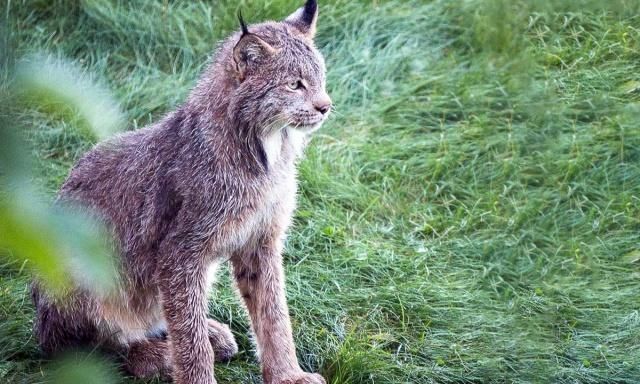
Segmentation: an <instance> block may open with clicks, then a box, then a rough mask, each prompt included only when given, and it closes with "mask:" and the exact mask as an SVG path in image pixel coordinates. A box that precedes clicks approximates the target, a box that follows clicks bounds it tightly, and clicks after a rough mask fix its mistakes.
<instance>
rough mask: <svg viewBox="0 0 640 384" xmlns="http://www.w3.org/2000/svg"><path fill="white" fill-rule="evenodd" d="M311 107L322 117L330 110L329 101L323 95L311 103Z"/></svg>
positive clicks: (327, 97) (326, 96)
mask: <svg viewBox="0 0 640 384" xmlns="http://www.w3.org/2000/svg"><path fill="white" fill-rule="evenodd" d="M313 106H314V108H315V109H316V111H318V112H320V113H322V114H323V115H326V114H327V113H329V111H330V110H331V99H330V98H329V96H328V95H325V96H323V97H321V98H320V99H318V100H316V101H315V102H314V103H313Z"/></svg>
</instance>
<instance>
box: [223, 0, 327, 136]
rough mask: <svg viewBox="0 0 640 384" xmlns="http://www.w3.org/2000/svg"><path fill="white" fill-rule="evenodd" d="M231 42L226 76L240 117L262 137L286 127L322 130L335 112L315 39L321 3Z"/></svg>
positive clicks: (252, 28)
mask: <svg viewBox="0 0 640 384" xmlns="http://www.w3.org/2000/svg"><path fill="white" fill-rule="evenodd" d="M238 16H239V20H240V26H241V31H240V32H239V33H236V34H235V35H233V36H232V37H231V38H230V41H229V42H228V51H227V52H228V54H229V57H228V58H227V60H226V65H225V67H226V73H227V74H228V76H229V77H231V78H233V83H234V88H235V89H234V90H233V94H234V99H235V100H234V103H235V104H236V112H237V113H239V115H240V116H238V117H239V118H241V119H243V120H245V121H246V122H248V123H249V124H251V125H253V126H254V127H255V129H256V130H257V131H258V134H268V133H270V132H273V131H274V130H277V129H280V128H282V127H284V126H289V127H291V128H293V129H297V130H300V131H303V132H311V131H314V130H316V129H317V128H319V127H320V125H321V124H322V123H323V122H324V120H325V119H326V118H327V115H328V114H329V111H330V109H331V99H330V98H329V95H328V94H327V92H326V90H325V65H324V59H323V58H322V55H321V54H320V52H319V51H318V50H317V49H316V48H315V46H314V43H313V38H314V35H315V31H316V21H317V19H318V5H317V2H316V1H315V0H308V1H307V2H306V4H305V5H304V7H302V8H300V9H298V10H297V11H296V12H294V13H293V14H292V15H290V16H289V17H287V18H286V19H285V20H283V21H280V22H266V23H262V24H256V25H250V26H247V25H246V24H245V23H244V21H243V20H242V16H241V14H240V13H239V14H238Z"/></svg>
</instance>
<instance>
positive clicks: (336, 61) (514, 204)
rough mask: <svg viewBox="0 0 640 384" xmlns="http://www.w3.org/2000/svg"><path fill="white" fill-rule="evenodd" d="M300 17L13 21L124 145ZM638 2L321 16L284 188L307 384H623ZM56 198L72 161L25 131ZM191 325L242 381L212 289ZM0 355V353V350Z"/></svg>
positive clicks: (81, 12) (198, 6)
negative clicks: (81, 79)
mask: <svg viewBox="0 0 640 384" xmlns="http://www.w3.org/2000/svg"><path fill="white" fill-rule="evenodd" d="M298 3H299V2H296V1H261V2H240V4H239V5H238V3H236V2H230V1H219V2H215V3H211V2H204V1H192V2H181V1H178V2H166V1H165V2H163V1H153V2H143V1H133V2H125V1H107V0H91V1H89V0H87V1H82V2H75V3H73V5H70V4H67V3H66V2H61V1H53V2H40V1H19V0H18V1H16V0H12V1H11V2H7V3H5V4H4V5H3V7H4V8H3V9H2V15H3V18H4V20H6V22H7V24H8V25H9V30H10V31H11V36H12V38H13V39H14V40H15V41H16V45H17V47H18V51H19V52H20V53H21V54H27V53H30V52H32V51H35V50H42V49H44V50H47V51H49V52H50V53H52V54H54V55H61V56H65V57H69V58H71V59H73V60H75V61H76V62H77V63H78V65H80V66H82V67H83V68H86V69H87V71H90V72H91V73H92V74H94V76H96V77H98V80H100V81H103V82H104V84H106V85H107V86H108V87H110V88H111V89H112V90H113V92H114V93H115V94H116V97H117V99H118V102H119V103H120V104H121V106H122V109H123V110H124V111H125V113H126V114H127V120H128V121H129V122H130V123H131V126H130V129H136V128H138V127H140V126H143V125H145V124H147V123H149V122H150V121H154V120H155V119H157V118H158V116H160V115H161V114H162V113H165V112H166V111H169V110H171V108H173V107H174V106H175V105H177V104H179V103H180V101H181V100H182V99H183V98H184V96H185V94H186V93H187V92H188V90H189V88H190V87H191V86H192V85H193V83H194V81H195V80H196V79H197V76H198V72H199V70H200V69H201V68H202V66H203V65H204V63H205V62H206V60H207V57H208V55H209V54H210V53H211V52H212V50H213V48H214V47H215V46H216V42H217V41H219V40H220V39H221V38H223V37H224V36H225V35H226V34H228V33H229V32H231V31H232V30H234V29H235V28H236V21H235V16H234V15H235V14H236V8H237V7H238V6H241V7H242V8H243V10H244V11H245V13H246V14H247V19H249V20H252V21H258V20H263V19H264V18H281V17H284V16H285V15H287V14H288V13H289V12H291V11H293V10H294V9H295V8H296V7H297V6H298V5H299V4H298ZM639 10H640V6H639V4H638V3H637V2H636V1H631V0H630V1H622V0H620V1H611V2H608V1H596V0H581V1H575V2H564V1H559V0H558V1H552V0H535V1H525V0H517V1H502V0H468V1H462V2H448V1H444V0H442V1H440V0H436V1H407V2H404V1H402V2H400V1H364V0H360V1H346V0H338V1H333V2H328V1H327V2H322V3H321V10H320V12H321V15H320V24H319V34H318V39H317V42H318V45H319V47H320V49H321V50H322V51H323V52H324V53H325V56H326V60H327V66H328V69H329V78H328V85H329V88H330V94H331V95H332V97H333V99H334V101H335V103H336V107H337V111H336V113H334V114H333V117H332V119H331V120H330V122H329V123H328V124H327V125H326V126H325V128H323V130H322V131H321V132H320V134H319V135H318V136H317V137H316V139H315V140H314V143H313V145H312V146H311V147H310V148H309V149H308V151H307V156H306V159H305V160H304V161H303V162H302V164H301V166H300V175H301V188H300V204H299V210H298V212H297V215H296V218H295V226H294V228H293V229H292V231H291V235H290V238H289V241H288V244H287V248H286V261H287V273H288V297H289V300H290V307H291V314H292V317H293V324H294V329H295V333H296V334H295V337H296V340H297V345H298V356H299V359H300V361H301V362H302V364H303V366H304V367H305V368H306V369H313V370H320V371H321V372H322V373H323V374H324V375H325V376H326V377H327V378H328V380H329V381H330V382H332V383H335V384H338V383H431V382H434V383H435V382H437V383H448V382H521V383H529V382H562V383H575V382H586V383H596V382H598V383H599V382H629V383H631V382H635V381H637V380H638V378H640V368H639V367H640V347H639V346H640V315H639V311H640V301H639V300H638V287H639V284H638V283H639V282H638V278H639V277H640V256H639V255H640V244H639V242H638V233H639V230H640V163H639V161H640V130H639V129H638V127H637V125H638V121H639V117H640V116H639V113H640V104H639V103H640V78H638V76H639V75H638V73H640V67H639V65H640V64H639V63H640V30H639V29H638V22H639V18H638V16H637V15H638V11H639ZM22 120H23V122H24V124H25V125H27V126H29V127H31V129H29V131H28V132H26V135H27V136H28V138H29V139H30V142H31V144H32V148H33V151H34V153H35V154H36V155H37V159H38V161H37V170H38V175H39V176H38V181H39V182H40V183H41V185H43V186H44V188H45V190H46V193H49V194H53V192H54V191H55V188H56V187H57V186H58V185H59V184H60V183H61V182H62V180H63V178H64V176H65V175H66V173H67V171H68V168H69V167H70V166H71V164H72V163H73V161H74V160H75V159H77V158H78V157H79V156H80V155H81V153H82V152H83V151H85V150H86V149H87V148H89V147H90V145H91V142H89V141H87V139H86V138H85V137H83V136H82V135H81V134H80V133H78V131H77V129H76V127H75V126H73V124H70V123H69V122H67V121H65V120H64V119H61V118H56V117H51V116H49V115H47V114H46V113H45V112H44V111H41V110H25V111H24V112H23V113H22ZM18 267H19V266H15V265H11V266H3V267H2V272H1V273H0V281H1V285H0V340H2V341H3V342H2V347H1V348H0V361H2V363H0V381H2V380H5V381H6V382H42V381H45V380H46V378H47V375H46V374H45V375H44V376H42V374H41V367H46V362H42V361H40V360H39V359H38V357H37V354H36V352H35V347H34V344H33V340H32V336H31V330H30V327H31V317H32V309H31V306H30V304H29V302H28V299H27V298H26V296H25V295H26V291H25V289H24V287H25V286H26V280H27V277H26V276H25V274H24V273H21V272H20V271H19V268H18ZM221 277H222V278H221V281H220V283H219V290H218V291H217V292H216V293H215V294H214V297H213V298H212V299H213V301H212V304H211V314H212V315H213V316H215V317H217V318H218V319H220V320H223V321H226V322H230V323H231V326H232V328H233V330H234V332H236V336H237V338H238V340H239V341H240V344H241V351H242V352H241V354H240V355H239V356H238V358H236V359H235V360H234V361H233V362H231V363H229V364H227V365H218V366H217V367H216V371H217V374H218V378H219V382H260V379H259V370H258V368H257V363H256V361H255V358H254V357H253V354H252V353H251V348H252V345H251V343H250V341H249V339H248V338H247V332H248V323H247V321H246V318H245V316H244V314H243V312H242V309H241V308H240V306H239V304H238V302H237V300H236V299H235V297H234V296H233V293H232V290H231V289H230V288H229V286H230V283H229V279H228V277H227V276H226V275H225V274H224V273H223V274H222V276H221ZM5 345H6V347H5Z"/></svg>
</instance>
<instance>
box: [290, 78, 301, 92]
mask: <svg viewBox="0 0 640 384" xmlns="http://www.w3.org/2000/svg"><path fill="white" fill-rule="evenodd" d="M287 87H289V88H290V89H293V90H294V91H296V90H298V89H304V84H302V80H294V81H290V82H289V83H288V84H287Z"/></svg>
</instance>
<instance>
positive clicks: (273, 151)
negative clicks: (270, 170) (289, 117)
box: [262, 124, 321, 166]
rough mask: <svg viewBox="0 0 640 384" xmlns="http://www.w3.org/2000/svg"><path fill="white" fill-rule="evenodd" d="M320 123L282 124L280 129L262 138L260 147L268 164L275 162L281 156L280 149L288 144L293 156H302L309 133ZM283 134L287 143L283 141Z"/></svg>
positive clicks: (318, 126)
mask: <svg viewBox="0 0 640 384" xmlns="http://www.w3.org/2000/svg"><path fill="white" fill-rule="evenodd" d="M320 125H321V124H315V125H312V126H305V127H293V126H288V125H287V126H284V127H283V128H282V129H279V130H276V131H274V132H272V133H270V134H269V135H267V136H266V137H264V138H263V139H262V147H263V149H264V152H265V155H266V156H267V162H268V164H269V166H271V165H273V164H275V163H276V162H278V160H280V158H281V157H282V151H283V150H284V146H285V145H290V146H291V148H292V149H293V152H294V155H295V157H300V156H302V153H303V151H304V147H305V146H306V144H307V142H308V141H309V134H310V133H311V132H313V131H315V130H317V129H318V128H320ZM285 136H286V138H287V141H288V143H285V141H284V140H285Z"/></svg>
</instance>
